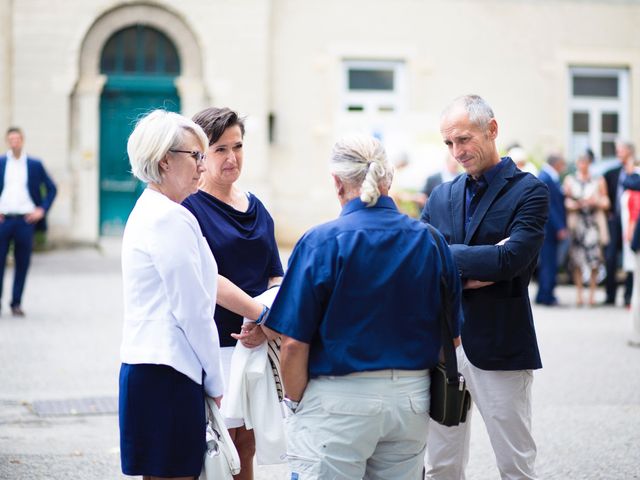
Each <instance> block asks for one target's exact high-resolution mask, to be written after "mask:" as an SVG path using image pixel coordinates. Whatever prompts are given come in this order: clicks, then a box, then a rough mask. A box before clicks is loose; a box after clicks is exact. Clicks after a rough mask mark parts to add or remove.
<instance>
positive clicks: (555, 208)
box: [538, 170, 567, 242]
mask: <svg viewBox="0 0 640 480" xmlns="http://www.w3.org/2000/svg"><path fill="white" fill-rule="evenodd" d="M538 178H539V179H540V181H541V182H542V183H544V184H545V185H546V186H547V188H548V189H549V220H548V221H547V223H546V224H545V227H544V230H545V241H548V242H555V241H556V239H557V234H558V232H559V231H560V230H564V229H565V228H567V215H566V211H565V208H564V193H563V192H562V187H561V186H560V184H559V183H558V182H556V181H555V180H554V179H553V178H551V175H549V174H548V173H547V172H545V171H544V170H541V171H540V174H539V175H538Z"/></svg>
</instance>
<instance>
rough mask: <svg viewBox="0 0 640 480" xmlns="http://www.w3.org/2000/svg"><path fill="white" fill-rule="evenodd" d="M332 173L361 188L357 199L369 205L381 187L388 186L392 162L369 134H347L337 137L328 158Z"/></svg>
mask: <svg viewBox="0 0 640 480" xmlns="http://www.w3.org/2000/svg"><path fill="white" fill-rule="evenodd" d="M330 168H331V173H333V174H334V175H335V176H337V177H338V178H339V179H340V180H342V181H343V182H344V183H345V184H347V185H348V186H351V187H356V188H360V200H362V201H363V202H364V203H366V204H367V206H368V207H371V206H373V205H375V203H376V202H377V201H378V198H379V197H380V186H383V187H384V188H389V187H390V186H391V181H392V180H393V165H391V162H389V160H388V159H387V154H386V153H385V150H384V147H383V146H382V143H380V141H379V140H377V139H375V138H373V137H371V136H370V135H362V134H358V135H350V136H347V137H343V138H342V139H340V140H338V141H337V142H336V144H335V145H334V147H333V151H332V153H331V161H330Z"/></svg>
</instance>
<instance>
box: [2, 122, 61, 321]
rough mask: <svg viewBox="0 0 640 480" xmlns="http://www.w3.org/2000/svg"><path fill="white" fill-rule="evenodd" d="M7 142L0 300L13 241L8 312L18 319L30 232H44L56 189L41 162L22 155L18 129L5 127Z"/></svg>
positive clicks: (23, 153) (21, 137)
mask: <svg viewBox="0 0 640 480" xmlns="http://www.w3.org/2000/svg"><path fill="white" fill-rule="evenodd" d="M7 143H8V144H9V151H8V152H7V153H6V155H2V156H0V298H1V297H2V286H3V280H4V267H5V264H6V261H7V253H8V252H9V246H10V244H11V242H13V256H14V259H15V275H14V280H13V294H12V297H11V304H10V305H11V313H12V314H13V315H14V316H18V317H22V316H24V311H23V310H22V292H23V291H24V284H25V281H26V279H27V271H28V270H29V263H30V261H31V251H32V249H33V237H34V233H35V230H36V229H41V230H45V229H46V223H45V215H46V213H47V211H48V210H49V208H50V207H51V204H52V203H53V199H54V198H55V196H56V186H55V185H54V183H53V181H52V180H51V178H50V177H49V175H48V174H47V172H46V170H45V169H44V166H43V165H42V162H41V161H40V160H37V159H35V158H32V157H28V156H27V154H26V153H25V152H24V149H23V146H24V136H23V134H22V131H21V130H20V129H19V128H16V127H11V128H9V130H8V131H7ZM43 189H44V192H43Z"/></svg>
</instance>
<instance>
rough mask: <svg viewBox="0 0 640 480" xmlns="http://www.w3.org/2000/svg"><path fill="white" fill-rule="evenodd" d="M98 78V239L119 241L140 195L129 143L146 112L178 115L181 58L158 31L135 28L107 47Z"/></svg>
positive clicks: (112, 39)
mask: <svg viewBox="0 0 640 480" xmlns="http://www.w3.org/2000/svg"><path fill="white" fill-rule="evenodd" d="M100 73H102V74H103V75H105V76H106V83H105V85H104V89H103V91H102V94H101V96H100V175H99V184H100V205H99V208H100V234H101V235H119V234H121V233H122V230H123V229H124V225H125V223H126V221H127V218H128V216H129V213H130V212H131V209H132V208H133V205H134V203H135V201H136V199H137V198H138V195H139V194H140V192H141V191H142V185H141V183H140V182H139V181H138V180H136V179H135V177H133V175H132V174H131V168H130V165H129V159H128V157H127V151H126V145H127V138H128V137H129V134H130V133H131V130H132V129H133V127H134V125H135V122H136V120H137V119H138V118H139V117H140V116H141V115H143V114H144V113H146V112H148V111H149V110H151V109H154V108H164V109H166V110H171V111H174V112H179V111H180V97H179V96H178V92H177V89H176V84H175V80H176V77H177V76H178V75H180V58H179V57H178V53H177V51H176V48H175V46H174V45H173V43H172V42H171V41H170V40H169V39H168V38H167V37H166V36H165V35H164V34H163V33H161V32H160V31H159V30H156V29H154V28H151V27H148V26H143V25H133V26H129V27H126V28H123V29H121V30H119V31H117V32H116V33H114V34H113V35H112V36H111V37H110V38H109V40H108V41H107V42H106V44H105V46H104V48H103V50H102V54H101V61H100Z"/></svg>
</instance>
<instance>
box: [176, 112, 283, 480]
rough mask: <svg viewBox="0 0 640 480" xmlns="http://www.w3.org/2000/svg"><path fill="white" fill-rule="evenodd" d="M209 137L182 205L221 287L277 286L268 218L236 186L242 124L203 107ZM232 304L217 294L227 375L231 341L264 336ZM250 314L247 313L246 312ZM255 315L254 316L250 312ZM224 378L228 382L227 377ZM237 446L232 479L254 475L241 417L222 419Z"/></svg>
mask: <svg viewBox="0 0 640 480" xmlns="http://www.w3.org/2000/svg"><path fill="white" fill-rule="evenodd" d="M193 121H194V122H195V123H197V124H198V125H200V126H201V127H202V129H203V130H204V132H205V134H206V135H207V137H208V138H209V148H208V151H207V171H206V172H205V173H204V174H203V176H202V179H201V181H200V186H199V190H198V192H197V193H195V194H193V195H191V196H190V197H189V198H187V199H186V200H185V201H184V202H183V205H184V206H185V207H186V208H187V209H189V210H190V211H191V212H192V213H193V214H194V216H195V217H196V218H197V220H198V223H199V224H200V227H201V228H202V232H203V234H204V236H205V238H206V240H207V242H208V244H209V247H210V248H211V251H212V252H213V255H214V257H215V258H216V262H217V264H218V271H219V274H220V276H221V277H219V279H220V291H221V292H228V291H229V289H228V288H227V285H225V281H230V282H232V283H233V284H235V286H237V287H239V288H240V289H241V290H242V291H244V293H246V294H248V295H249V296H251V297H255V296H256V295H259V294H261V293H262V292H264V291H265V290H267V289H268V288H269V287H271V286H273V285H277V284H279V283H280V280H281V278H282V275H283V270H282V264H281V262H280V256H279V254H278V247H277V245H276V241H275V235H274V225H273V219H272V218H271V215H269V212H267V209H266V208H265V207H264V205H263V204H262V202H261V201H260V200H259V199H258V198H257V197H256V196H255V195H253V194H252V193H248V192H244V191H243V190H241V189H240V188H239V187H238V186H237V185H236V181H237V180H238V178H239V177H240V173H241V172H242V166H243V139H244V123H243V120H242V119H241V118H240V117H239V116H238V114H237V113H236V112H234V111H232V110H230V109H228V108H207V109H205V110H203V111H202V112H200V113H198V114H196V115H195V116H194V117H193ZM236 305H237V303H235V302H232V301H227V302H223V301H222V296H221V294H219V295H218V305H217V306H216V311H215V321H216V325H217V327H218V332H219V335H220V345H221V347H222V364H223V369H224V370H225V375H226V376H227V379H228V378H229V366H230V362H231V355H232V353H233V348H234V346H235V344H236V341H237V340H239V341H241V342H242V343H243V345H245V346H249V347H251V346H257V345H260V344H261V343H262V342H265V341H266V340H267V339H266V337H265V336H264V334H263V333H262V329H260V328H251V326H248V325H247V326H243V318H242V316H241V315H238V314H236V313H233V312H232V311H231V310H228V309H227V308H224V307H225V306H226V307H228V308H231V309H233V310H234V311H236V312H237V311H238V308H236ZM245 316H247V317H248V318H251V317H250V316H248V315H245ZM254 316H255V315H254ZM227 383H228V382H227ZM225 421H226V423H227V427H228V429H229V433H230V435H231V438H233V441H234V444H235V446H236V448H237V449H238V454H239V455H240V462H241V472H240V474H239V475H236V477H235V478H236V479H242V480H245V479H247V480H248V479H252V478H253V456H254V454H255V439H254V435H253V431H252V430H247V429H246V428H245V427H244V420H243V419H241V418H227V419H225Z"/></svg>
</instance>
